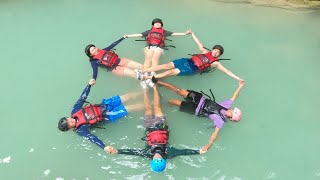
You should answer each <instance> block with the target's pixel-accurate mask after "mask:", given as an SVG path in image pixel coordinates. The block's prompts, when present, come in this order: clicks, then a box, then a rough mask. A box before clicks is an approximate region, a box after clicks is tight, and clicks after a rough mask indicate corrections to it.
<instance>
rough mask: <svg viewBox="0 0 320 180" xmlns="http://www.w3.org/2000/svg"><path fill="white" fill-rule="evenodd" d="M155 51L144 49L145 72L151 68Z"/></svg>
mask: <svg viewBox="0 0 320 180" xmlns="http://www.w3.org/2000/svg"><path fill="white" fill-rule="evenodd" d="M153 52H154V51H153V50H152V49H149V48H148V47H145V48H144V64H143V70H145V69H147V68H149V67H150V66H151V60H152V56H153Z"/></svg>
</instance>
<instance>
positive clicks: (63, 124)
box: [58, 117, 69, 131]
mask: <svg viewBox="0 0 320 180" xmlns="http://www.w3.org/2000/svg"><path fill="white" fill-rule="evenodd" d="M58 129H59V130H60V131H68V130H69V128H68V124H67V118H66V117H63V118H61V119H60V121H59V123H58Z"/></svg>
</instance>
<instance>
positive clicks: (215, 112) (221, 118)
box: [152, 78, 244, 150]
mask: <svg viewBox="0 0 320 180" xmlns="http://www.w3.org/2000/svg"><path fill="white" fill-rule="evenodd" d="M152 82H153V83H157V84H159V85H162V86H164V87H166V88H167V89H169V90H171V91H174V92H176V93H177V94H178V95H180V96H182V97H183V98H184V101H181V100H177V99H172V100H170V101H169V103H170V104H172V105H175V106H178V107H179V110H180V111H182V112H186V113H189V114H192V115H195V116H200V117H208V118H209V119H211V120H212V122H213V126H214V127H215V129H214V132H213V133H212V135H211V137H210V140H209V143H208V144H207V145H205V146H204V149H203V150H209V149H210V147H211V146H212V144H213V142H214V141H215V140H216V138H217V137H218V133H219V131H220V129H221V128H222V126H223V125H224V123H225V122H227V119H229V120H230V121H232V122H239V121H240V120H241V117H242V113H241V110H240V109H239V108H236V107H235V108H234V109H231V106H232V104H233V102H234V100H236V99H237V97H238V96H239V93H240V91H241V89H242V88H243V86H244V82H239V86H238V88H237V89H236V91H235V92H234V93H233V96H232V97H231V98H230V99H226V100H224V101H222V102H215V100H214V99H213V100H212V99H211V98H207V97H206V96H205V95H203V93H200V92H197V91H193V90H184V89H180V88H177V87H176V86H174V85H171V84H168V83H165V82H162V81H159V80H158V79H156V78H153V79H152ZM212 96H213V95H212ZM213 98H214V97H213Z"/></svg>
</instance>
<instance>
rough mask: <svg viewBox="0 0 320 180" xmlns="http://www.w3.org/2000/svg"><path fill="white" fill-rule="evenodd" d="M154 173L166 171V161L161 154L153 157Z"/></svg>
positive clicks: (151, 163) (152, 167)
mask: <svg viewBox="0 0 320 180" xmlns="http://www.w3.org/2000/svg"><path fill="white" fill-rule="evenodd" d="M150 166H151V169H152V171H154V172H157V173H160V172H162V171H164V170H165V169H166V160H165V159H163V157H162V156H161V155H160V154H159V153H155V154H154V155H153V158H152V161H151V162H150Z"/></svg>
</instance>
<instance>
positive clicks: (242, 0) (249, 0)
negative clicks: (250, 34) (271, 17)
mask: <svg viewBox="0 0 320 180" xmlns="http://www.w3.org/2000/svg"><path fill="white" fill-rule="evenodd" d="M211 1H215V2H222V3H232V4H252V5H255V6H262V7H273V8H280V9H286V10H320V0H313V1H307V0H306V1H303V0H268V1H264V0H232V1H230V0H211Z"/></svg>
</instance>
